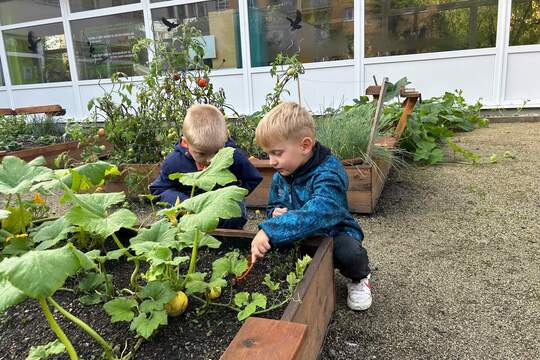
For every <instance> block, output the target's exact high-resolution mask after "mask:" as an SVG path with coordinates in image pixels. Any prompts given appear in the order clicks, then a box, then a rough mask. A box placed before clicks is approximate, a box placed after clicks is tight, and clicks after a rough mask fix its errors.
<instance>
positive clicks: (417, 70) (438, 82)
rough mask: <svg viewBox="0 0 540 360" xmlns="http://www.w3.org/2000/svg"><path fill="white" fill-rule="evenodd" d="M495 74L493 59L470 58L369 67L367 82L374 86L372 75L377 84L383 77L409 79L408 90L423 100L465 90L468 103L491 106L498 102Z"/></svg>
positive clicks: (416, 61) (395, 63)
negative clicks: (457, 90) (416, 93)
mask: <svg viewBox="0 0 540 360" xmlns="http://www.w3.org/2000/svg"><path fill="white" fill-rule="evenodd" d="M494 71H495V56H494V55H485V56H468V57H459V58H447V59H445V58H441V59H430V60H414V61H402V62H386V63H380V64H367V65H366V67H365V78H364V80H365V82H366V84H367V85H370V84H373V75H375V76H376V77H377V79H378V81H380V80H381V79H382V78H383V77H384V76H387V77H388V78H389V80H390V81H397V80H399V79H400V78H402V77H404V76H406V77H407V78H408V79H409V81H410V82H411V84H410V85H409V86H410V87H414V88H416V89H417V90H418V91H420V92H421V93H422V97H423V98H424V99H427V98H429V97H432V96H439V95H442V94H444V92H445V91H451V90H455V89H462V90H463V95H464V96H465V98H466V99H467V101H469V102H475V101H476V100H477V99H478V98H482V99H483V101H484V102H488V103H492V102H494V101H495V99H494V92H493V80H494V79H493V76H494Z"/></svg>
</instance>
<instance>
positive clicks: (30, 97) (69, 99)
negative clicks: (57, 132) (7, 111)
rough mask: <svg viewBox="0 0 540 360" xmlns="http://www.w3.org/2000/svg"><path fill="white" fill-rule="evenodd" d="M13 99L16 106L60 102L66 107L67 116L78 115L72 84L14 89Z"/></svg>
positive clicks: (59, 103)
mask: <svg viewBox="0 0 540 360" xmlns="http://www.w3.org/2000/svg"><path fill="white" fill-rule="evenodd" d="M13 101H14V107H16V108H17V107H24V106H39V105H53V104H58V105H61V106H62V107H63V108H64V109H66V117H77V109H76V105H75V94H74V91H73V87H72V86H62V87H52V86H51V87H44V88H38V89H18V90H13Z"/></svg>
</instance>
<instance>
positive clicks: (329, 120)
mask: <svg viewBox="0 0 540 360" xmlns="http://www.w3.org/2000/svg"><path fill="white" fill-rule="evenodd" d="M374 113H375V105H374V104H373V103H370V102H365V101H360V102H358V103H356V104H355V105H354V106H351V107H349V108H348V109H344V110H342V111H337V112H335V113H333V114H329V115H325V116H321V117H318V118H317V119H316V126H317V140H318V141H319V142H320V143H321V144H323V145H324V146H327V147H329V148H330V150H332V153H333V154H334V155H335V156H336V157H337V158H339V159H341V160H346V159H354V158H361V159H362V160H363V162H365V163H373V160H372V159H373V158H382V159H383V160H385V161H388V162H392V160H393V159H394V151H392V150H389V149H386V148H383V147H379V146H375V147H373V150H372V154H370V155H368V154H367V148H368V143H369V137H370V133H371V127H372V120H373V116H374ZM392 121H393V119H391V118H390V117H389V116H388V115H383V116H381V119H380V122H379V128H380V129H387V128H389V126H388V125H389V124H390V123H392ZM379 135H380V136H384V135H389V134H386V133H385V132H382V133H381V132H379Z"/></svg>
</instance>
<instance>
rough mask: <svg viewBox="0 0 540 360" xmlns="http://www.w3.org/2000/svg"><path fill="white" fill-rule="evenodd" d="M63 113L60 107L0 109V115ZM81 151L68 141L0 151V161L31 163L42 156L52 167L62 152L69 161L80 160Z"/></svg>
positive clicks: (74, 143)
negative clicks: (11, 157)
mask: <svg viewBox="0 0 540 360" xmlns="http://www.w3.org/2000/svg"><path fill="white" fill-rule="evenodd" d="M65 113H66V110H65V109H63V108H62V107H61V106H60V105H41V106H30V107H21V108H16V109H0V115H31V114H45V115H48V116H61V115H64V114H65ZM104 144H105V143H104ZM105 145H106V144H105ZM82 150H83V148H82V147H81V146H80V145H79V142H78V141H70V142H65V143H60V144H51V145H43V146H36V147H31V148H27V149H21V150H15V151H0V161H2V159H3V158H4V157H5V156H16V157H18V158H21V159H23V160H25V161H32V160H34V159H35V158H37V157H38V156H43V157H45V162H46V165H47V166H49V167H54V160H55V159H56V158H57V157H58V156H59V155H60V154H62V153H64V152H67V154H68V157H69V159H70V160H75V161H80V160H82V157H81V155H82Z"/></svg>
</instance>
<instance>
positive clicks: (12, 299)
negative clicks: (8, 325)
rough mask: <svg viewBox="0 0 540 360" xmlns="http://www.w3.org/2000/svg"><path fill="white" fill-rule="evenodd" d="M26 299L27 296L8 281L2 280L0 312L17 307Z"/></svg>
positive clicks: (0, 285) (0, 284) (0, 282)
mask: <svg viewBox="0 0 540 360" xmlns="http://www.w3.org/2000/svg"><path fill="white" fill-rule="evenodd" d="M24 299H26V295H24V293H23V292H22V291H20V290H19V289H17V288H16V287H15V286H13V285H11V283H10V282H9V281H7V280H6V279H2V280H0V312H3V311H5V310H6V309H7V308H9V307H11V306H13V305H17V304H18V303H20V302H22V301H23V300H24Z"/></svg>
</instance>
